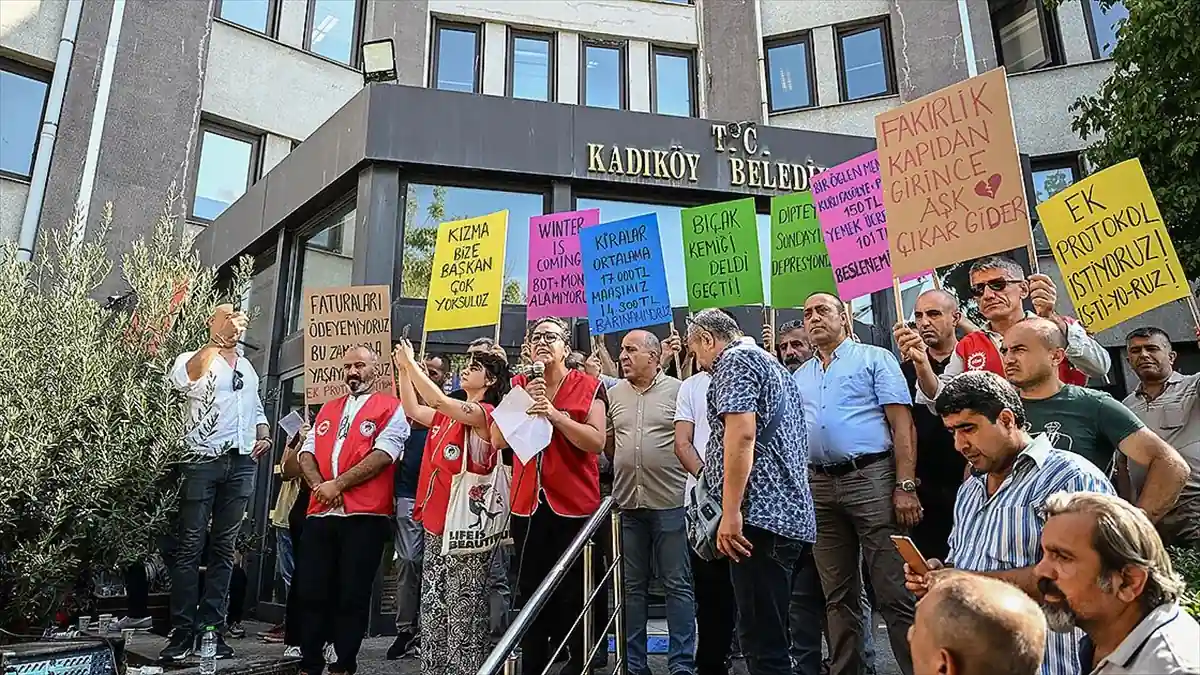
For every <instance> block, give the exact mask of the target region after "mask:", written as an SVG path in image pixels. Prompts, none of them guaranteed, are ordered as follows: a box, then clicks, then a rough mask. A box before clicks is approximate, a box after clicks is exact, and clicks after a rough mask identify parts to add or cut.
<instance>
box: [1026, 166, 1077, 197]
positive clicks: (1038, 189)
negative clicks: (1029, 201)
mask: <svg viewBox="0 0 1200 675" xmlns="http://www.w3.org/2000/svg"><path fill="white" fill-rule="evenodd" d="M1077 180H1079V178H1078V177H1077V176H1076V175H1075V167H1071V166H1059V167H1054V168H1050V169H1041V170H1038V171H1034V172H1033V191H1034V193H1035V194H1036V195H1037V203H1039V204H1041V203H1042V202H1044V201H1046V200H1047V199H1049V198H1051V197H1053V196H1054V195H1056V194H1058V193H1059V192H1060V191H1062V190H1063V189H1065V188H1067V187H1068V186H1069V185H1071V184H1072V183H1074V182H1075V181H1077Z"/></svg>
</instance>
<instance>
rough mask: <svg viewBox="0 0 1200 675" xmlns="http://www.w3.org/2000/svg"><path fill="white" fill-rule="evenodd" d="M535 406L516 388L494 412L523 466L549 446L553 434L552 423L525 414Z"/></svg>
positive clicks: (502, 431) (499, 425) (495, 419)
mask: <svg viewBox="0 0 1200 675" xmlns="http://www.w3.org/2000/svg"><path fill="white" fill-rule="evenodd" d="M532 405H533V397H532V396H530V395H529V392H527V391H525V389H524V388H523V387H516V388H515V389H513V390H512V391H510V392H508V395H507V396H505V397H504V400H503V401H500V405H498V406H496V409H495V410H493V411H492V419H493V420H494V421H495V422H496V426H497V427H500V431H501V433H503V434H504V439H505V440H507V441H508V445H509V447H511V448H512V450H513V454H515V455H516V456H517V459H519V460H521V463H522V464H528V463H529V462H530V460H532V459H533V458H534V457H537V456H538V453H540V452H541V451H543V450H545V449H546V446H548V445H550V434H551V433H553V431H554V428H553V427H552V426H551V425H550V420H548V419H546V418H545V417H538V416H536V415H529V414H526V412H525V411H526V410H529V407H530V406H532Z"/></svg>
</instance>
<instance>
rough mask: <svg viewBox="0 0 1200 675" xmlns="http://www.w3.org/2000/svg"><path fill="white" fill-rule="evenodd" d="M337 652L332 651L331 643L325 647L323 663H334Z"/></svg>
mask: <svg viewBox="0 0 1200 675" xmlns="http://www.w3.org/2000/svg"><path fill="white" fill-rule="evenodd" d="M336 662H337V652H336V651H334V650H333V643H332V642H330V643H329V644H327V645H325V663H336Z"/></svg>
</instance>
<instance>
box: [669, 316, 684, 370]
mask: <svg viewBox="0 0 1200 675" xmlns="http://www.w3.org/2000/svg"><path fill="white" fill-rule="evenodd" d="M671 337H679V331H677V330H675V322H674V321H672V322H671ZM681 346H682V345H681ZM675 377H678V378H679V379H681V380H682V379H683V368H682V367H681V366H680V365H679V351H678V350H676V351H675Z"/></svg>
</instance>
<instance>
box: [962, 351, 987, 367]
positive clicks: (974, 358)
mask: <svg viewBox="0 0 1200 675" xmlns="http://www.w3.org/2000/svg"><path fill="white" fill-rule="evenodd" d="M986 366H987V354H984V353H983V352H971V353H970V354H968V355H967V370H983V369H984V368H985V367H986Z"/></svg>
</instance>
